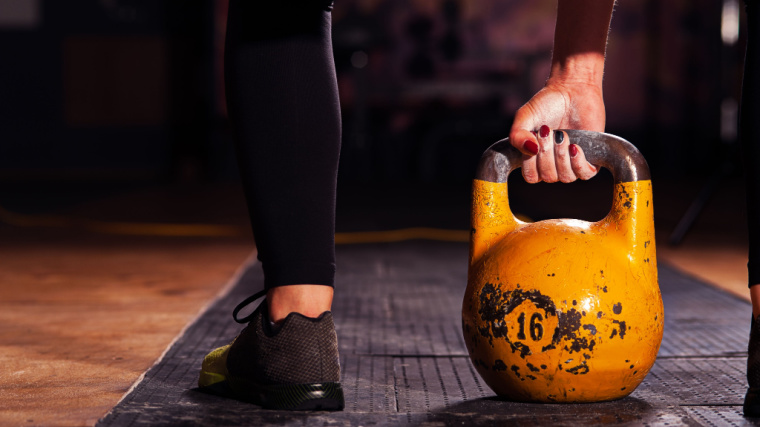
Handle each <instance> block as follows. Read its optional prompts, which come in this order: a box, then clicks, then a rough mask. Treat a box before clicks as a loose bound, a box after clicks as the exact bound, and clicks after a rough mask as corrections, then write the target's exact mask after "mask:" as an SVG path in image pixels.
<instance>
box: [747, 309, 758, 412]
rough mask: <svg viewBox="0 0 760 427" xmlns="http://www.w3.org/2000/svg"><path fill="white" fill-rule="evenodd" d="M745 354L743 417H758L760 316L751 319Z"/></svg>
mask: <svg viewBox="0 0 760 427" xmlns="http://www.w3.org/2000/svg"><path fill="white" fill-rule="evenodd" d="M747 353H748V354H747V382H748V383H749V389H748V390H747V395H746V396H745V397H744V416H745V417H760V316H758V317H756V318H753V319H752V326H750V330H749V346H748V348H747Z"/></svg>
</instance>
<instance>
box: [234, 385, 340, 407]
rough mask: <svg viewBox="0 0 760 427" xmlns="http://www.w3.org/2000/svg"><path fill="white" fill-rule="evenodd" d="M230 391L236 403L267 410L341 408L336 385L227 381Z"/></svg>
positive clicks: (338, 388)
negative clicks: (235, 397) (266, 383)
mask: <svg viewBox="0 0 760 427" xmlns="http://www.w3.org/2000/svg"><path fill="white" fill-rule="evenodd" d="M228 383H229V386H230V389H231V390H232V391H233V393H235V396H237V397H238V398H240V400H243V401H246V402H250V403H254V404H256V405H259V406H262V407H264V408H267V409H279V410H286V411H340V410H343V408H344V407H345V400H344V398H343V387H341V385H340V383H337V382H327V383H319V384H277V385H266V386H264V385H259V384H255V383H251V382H249V381H245V380H241V379H235V378H229V379H228Z"/></svg>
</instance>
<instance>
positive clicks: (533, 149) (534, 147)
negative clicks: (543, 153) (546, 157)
mask: <svg viewBox="0 0 760 427" xmlns="http://www.w3.org/2000/svg"><path fill="white" fill-rule="evenodd" d="M523 148H524V149H526V150H527V151H528V152H530V154H533V155H534V156H535V155H536V154H538V144H536V143H535V142H533V141H531V140H529V139H526V140H525V142H523Z"/></svg>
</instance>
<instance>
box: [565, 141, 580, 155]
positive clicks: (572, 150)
mask: <svg viewBox="0 0 760 427" xmlns="http://www.w3.org/2000/svg"><path fill="white" fill-rule="evenodd" d="M567 151H569V152H570V157H575V156H577V155H578V146H577V145H575V144H570V147H569V148H568V149H567Z"/></svg>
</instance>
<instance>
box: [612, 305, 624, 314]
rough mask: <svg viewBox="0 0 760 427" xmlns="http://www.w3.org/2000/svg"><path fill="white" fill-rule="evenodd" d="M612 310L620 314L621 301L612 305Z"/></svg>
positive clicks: (621, 308)
mask: <svg viewBox="0 0 760 427" xmlns="http://www.w3.org/2000/svg"><path fill="white" fill-rule="evenodd" d="M612 312H613V313H615V314H620V313H622V312H623V303H622V302H619V303H617V304H615V305H613V306H612Z"/></svg>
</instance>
